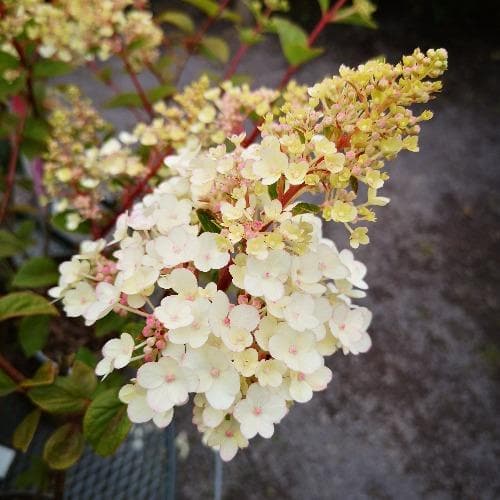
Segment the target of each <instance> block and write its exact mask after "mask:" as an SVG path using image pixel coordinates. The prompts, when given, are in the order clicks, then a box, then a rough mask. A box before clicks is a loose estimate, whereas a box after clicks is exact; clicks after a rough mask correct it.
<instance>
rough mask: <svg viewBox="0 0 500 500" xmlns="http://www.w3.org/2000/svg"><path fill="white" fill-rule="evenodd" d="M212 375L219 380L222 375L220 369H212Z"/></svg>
mask: <svg viewBox="0 0 500 500" xmlns="http://www.w3.org/2000/svg"><path fill="white" fill-rule="evenodd" d="M210 375H212V377H214V378H217V377H218V376H219V375H220V370H219V369H218V368H212V369H211V370H210Z"/></svg>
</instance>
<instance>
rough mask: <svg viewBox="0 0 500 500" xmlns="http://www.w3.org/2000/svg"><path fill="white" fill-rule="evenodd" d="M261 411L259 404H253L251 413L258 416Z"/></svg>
mask: <svg viewBox="0 0 500 500" xmlns="http://www.w3.org/2000/svg"><path fill="white" fill-rule="evenodd" d="M261 413H262V408H261V407H260V406H255V407H254V409H253V414H254V415H255V416H256V417H258V416H259V415H260V414H261Z"/></svg>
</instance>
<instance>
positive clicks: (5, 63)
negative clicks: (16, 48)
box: [0, 50, 20, 74]
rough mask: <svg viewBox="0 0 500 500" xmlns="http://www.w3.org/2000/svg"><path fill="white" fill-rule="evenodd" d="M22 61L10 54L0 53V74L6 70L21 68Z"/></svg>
mask: <svg viewBox="0 0 500 500" xmlns="http://www.w3.org/2000/svg"><path fill="white" fill-rule="evenodd" d="M19 65H20V61H19V59H18V58H17V57H15V56H13V55H12V54H9V53H8V52H4V51H3V50H2V51H0V74H2V73H3V72H4V71H5V70H6V69H14V68H17V67H19Z"/></svg>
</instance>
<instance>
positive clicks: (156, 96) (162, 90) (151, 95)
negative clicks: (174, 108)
mask: <svg viewBox="0 0 500 500" xmlns="http://www.w3.org/2000/svg"><path fill="white" fill-rule="evenodd" d="M175 90H176V89H175V87H174V86H173V85H169V84H168V83H167V84H165V85H159V86H158V87H155V88H153V89H149V90H148V91H147V92H146V95H147V96H148V99H149V101H150V102H152V103H154V102H156V101H159V100H160V99H165V97H169V96H171V95H172V94H173V93H174V92H175Z"/></svg>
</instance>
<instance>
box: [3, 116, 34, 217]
mask: <svg viewBox="0 0 500 500" xmlns="http://www.w3.org/2000/svg"><path fill="white" fill-rule="evenodd" d="M26 115H27V109H25V110H24V111H23V112H22V114H21V117H20V120H19V123H18V125H17V128H16V131H15V133H14V135H13V136H12V138H11V152H10V158H9V163H8V165H7V178H6V181H5V191H4V194H3V198H2V204H1V205H0V223H2V222H3V220H4V218H5V216H6V215H7V210H8V208H9V201H10V198H11V195H12V191H13V189H14V182H15V179H16V166H17V160H18V159H19V151H20V149H21V141H22V135H23V131H24V125H25V123H26Z"/></svg>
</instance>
